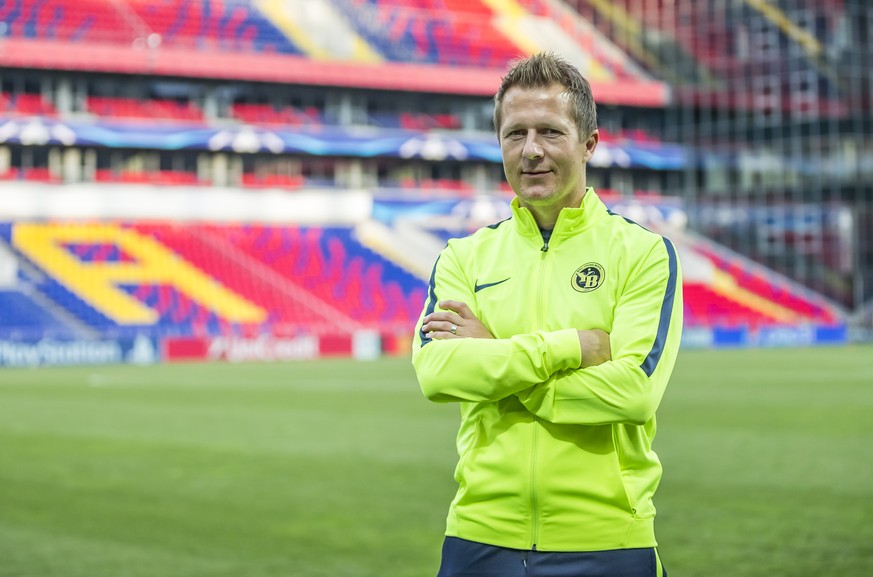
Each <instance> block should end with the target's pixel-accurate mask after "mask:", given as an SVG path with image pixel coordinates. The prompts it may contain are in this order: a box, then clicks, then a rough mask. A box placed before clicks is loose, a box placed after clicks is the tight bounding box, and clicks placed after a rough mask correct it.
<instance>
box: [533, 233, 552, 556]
mask: <svg viewBox="0 0 873 577" xmlns="http://www.w3.org/2000/svg"><path fill="white" fill-rule="evenodd" d="M548 252H549V241H548V240H545V239H543V246H542V247H541V248H540V255H541V258H540V278H539V286H538V287H537V296H538V297H539V298H538V299H537V326H538V327H542V326H543V306H544V305H543V303H544V301H545V298H544V297H543V280H544V278H545V276H546V274H545V273H546V253H548ZM540 423H541V421H540V418H539V417H537V416H536V415H534V427H533V438H532V439H531V463H530V517H531V534H530V542H531V549H532V550H534V551H536V550H537V540H538V536H539V535H538V534H539V523H540V519H539V506H538V503H537V486H536V482H537V456H538V454H537V445H538V443H537V441H538V437H539V434H538V433H539V428H540Z"/></svg>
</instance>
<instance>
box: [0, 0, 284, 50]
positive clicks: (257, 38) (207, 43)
mask: <svg viewBox="0 0 873 577" xmlns="http://www.w3.org/2000/svg"><path fill="white" fill-rule="evenodd" d="M3 20H4V21H5V22H6V25H7V27H8V28H7V34H8V35H9V36H12V37H23V38H41V39H49V40H58V41H64V42H83V43H93V42H96V43H112V44H122V45H126V46H130V45H131V44H133V43H134V42H135V41H137V40H138V39H139V41H142V42H151V43H153V44H154V43H159V44H163V45H170V46H180V47H193V48H197V49H202V50H218V51H239V50H242V51H257V52H278V53H285V54H300V50H299V49H298V48H297V47H296V46H294V45H293V43H292V42H291V41H290V40H289V39H288V38H287V37H286V36H285V35H284V34H283V33H282V32H281V31H279V30H278V29H277V28H276V27H275V26H273V25H272V24H271V23H270V21H269V20H268V19H267V18H265V17H263V16H262V15H261V14H259V13H258V12H257V11H256V10H255V9H254V8H253V7H252V6H251V5H250V4H249V3H248V2H241V1H238V0H231V1H226V2H219V1H217V0H198V1H194V2H188V1H182V0H169V1H166V0H165V1H160V2H148V1H144V0H137V1H130V2H103V1H101V0H45V1H37V0H15V1H13V2H7V3H6V6H5V13H4V14H3ZM142 47H145V46H142Z"/></svg>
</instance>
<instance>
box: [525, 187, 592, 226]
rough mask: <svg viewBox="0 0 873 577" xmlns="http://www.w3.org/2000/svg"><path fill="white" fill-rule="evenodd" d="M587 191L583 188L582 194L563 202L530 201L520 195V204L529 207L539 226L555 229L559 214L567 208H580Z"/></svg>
mask: <svg viewBox="0 0 873 577" xmlns="http://www.w3.org/2000/svg"><path fill="white" fill-rule="evenodd" d="M586 192H588V189H587V188H583V189H582V194H581V195H580V196H578V197H576V196H574V197H572V198H571V199H570V200H569V201H568V202H565V203H563V204H548V203H543V204H538V203H528V202H525V201H524V200H522V199H521V197H519V199H518V206H521V207H523V208H526V209H528V210H529V211H530V212H531V214H532V215H533V217H534V220H535V221H536V223H537V226H539V227H540V228H541V229H543V230H553V229H554V228H555V223H556V222H558V216H559V215H560V214H561V211H562V210H564V209H565V208H579V207H580V206H582V199H584V198H585V193H586Z"/></svg>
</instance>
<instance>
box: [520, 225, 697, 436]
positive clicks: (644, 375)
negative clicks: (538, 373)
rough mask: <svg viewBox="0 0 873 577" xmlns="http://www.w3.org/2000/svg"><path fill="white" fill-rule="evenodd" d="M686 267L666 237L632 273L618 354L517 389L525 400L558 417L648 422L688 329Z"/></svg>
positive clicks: (617, 333) (617, 336)
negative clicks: (684, 324) (682, 267)
mask: <svg viewBox="0 0 873 577" xmlns="http://www.w3.org/2000/svg"><path fill="white" fill-rule="evenodd" d="M682 313H683V304H682V275H681V270H680V266H679V261H678V258H677V256H676V251H675V249H674V247H673V245H672V243H670V241H669V240H667V239H666V238H665V239H663V244H660V243H659V244H658V245H655V247H654V248H653V249H652V251H650V253H649V254H648V256H647V257H646V258H645V259H644V260H643V262H642V263H641V265H640V266H638V267H637V268H636V270H635V271H634V273H633V275H632V277H631V278H629V279H628V281H627V283H626V285H625V287H624V290H623V293H622V294H621V296H620V297H619V300H618V302H617V305H616V309H615V316H614V320H613V326H612V332H611V333H610V347H611V350H612V360H611V361H607V362H606V363H603V364H601V365H597V366H593V367H588V368H585V369H576V370H565V371H562V372H560V373H558V374H556V375H554V376H553V377H552V378H551V379H549V380H548V381H547V382H545V383H543V384H541V385H538V386H534V387H531V388H530V389H528V390H525V391H521V392H519V393H518V395H517V396H518V398H519V399H520V400H521V402H522V403H523V404H524V406H525V407H526V408H527V409H528V410H529V411H531V412H532V413H534V414H535V415H537V416H538V417H540V418H542V419H544V420H546V421H551V422H554V423H575V424H584V425H599V424H605V423H629V424H635V425H642V424H645V423H646V422H648V421H649V420H650V419H651V418H652V416H653V415H654V414H655V410H656V409H657V407H658V405H659V404H660V402H661V397H662V396H663V394H664V389H665V388H666V386H667V381H668V380H669V378H670V374H671V373H672V371H673V365H674V364H675V361H676V355H677V353H678V350H679V343H680V340H681V334H682Z"/></svg>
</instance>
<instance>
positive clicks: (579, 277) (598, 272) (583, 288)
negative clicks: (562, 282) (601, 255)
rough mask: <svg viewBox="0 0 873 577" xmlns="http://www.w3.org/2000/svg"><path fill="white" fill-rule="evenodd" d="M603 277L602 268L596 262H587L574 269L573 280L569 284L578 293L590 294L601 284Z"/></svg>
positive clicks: (604, 275) (604, 274)
mask: <svg viewBox="0 0 873 577" xmlns="http://www.w3.org/2000/svg"><path fill="white" fill-rule="evenodd" d="M605 277H606V273H605V272H604V271H603V267H602V266H600V265H599V264H597V263H596V262H589V263H587V264H583V265H582V266H580V267H579V268H577V269H576V272H574V273H573V278H572V279H570V284H571V285H573V288H574V289H575V290H577V291H579V292H580V293H590V292H591V291H593V290H594V289H596V288H597V287H599V286H600V285H602V284H603V279H604V278H605Z"/></svg>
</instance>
